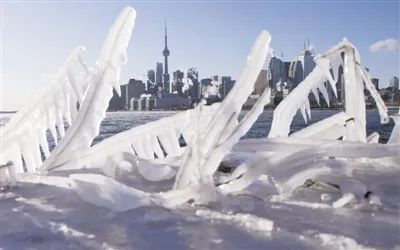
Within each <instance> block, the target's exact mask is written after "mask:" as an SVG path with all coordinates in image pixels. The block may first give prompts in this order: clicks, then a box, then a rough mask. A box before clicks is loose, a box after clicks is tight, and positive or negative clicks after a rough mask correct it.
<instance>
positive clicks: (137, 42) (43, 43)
mask: <svg viewBox="0 0 400 250" xmlns="http://www.w3.org/2000/svg"><path fill="white" fill-rule="evenodd" d="M355 2H356V3H355ZM128 4H130V3H127V2H124V3H121V2H118V3H101V4H98V5H95V4H93V3H89V2H87V3H72V4H68V3H58V4H55V3H29V4H28V6H29V7H31V8H26V7H25V8H24V3H11V2H6V3H2V10H1V13H2V25H1V26H2V38H1V40H2V50H3V53H2V71H3V76H2V94H1V95H2V110H17V109H18V108H19V107H21V106H22V105H24V104H25V102H24V100H26V99H27V97H29V95H31V94H32V92H35V91H36V90H37V89H39V88H43V87H45V86H46V84H49V83H48V82H46V79H47V77H44V76H46V74H54V73H55V72H56V70H57V68H58V67H60V66H61V65H62V63H63V61H64V60H65V58H66V56H67V54H68V52H69V51H70V50H71V49H72V48H74V47H76V46H79V45H85V46H86V48H87V50H86V53H85V58H86V59H87V61H88V62H89V63H90V64H93V63H94V61H95V59H96V58H97V56H98V53H99V50H100V48H101V43H102V41H103V39H104V37H105V35H106V34H107V31H108V28H109V26H110V25H111V23H112V20H113V19H114V18H115V16H116V13H118V12H119V11H120V10H121V9H122V7H123V6H125V5H128ZM340 4H343V5H344V7H347V8H343V9H341V8H339V9H340V10H338V8H337V7H335V6H334V4H332V3H327V4H321V3H315V2H314V3H313V2H307V3H303V4H301V3H300V2H299V3H296V1H291V2H285V1H284V2H283V3H276V2H264V3H255V2H253V3H250V4H245V3H244V2H236V3H226V2H225V3H222V2H218V3H209V2H204V3H198V2H196V3H181V2H169V3H144V2H137V3H133V4H131V5H133V6H134V7H135V8H136V9H137V12H138V15H137V19H136V25H135V28H134V31H133V39H132V41H131V43H130V47H129V49H128V58H129V59H128V65H126V66H125V67H124V68H123V72H122V77H121V83H127V82H128V80H129V79H130V78H136V79H137V78H139V79H145V77H146V75H147V71H148V70H149V69H153V70H155V69H156V63H157V62H162V60H163V57H162V53H161V52H162V50H163V48H164V44H163V40H164V39H163V36H164V32H163V31H164V30H163V29H164V22H165V19H167V21H168V48H169V49H170V50H171V55H170V56H169V62H168V64H169V69H170V72H174V71H176V70H183V71H184V72H186V71H187V69H189V68H191V67H195V68H197V69H198V70H199V72H200V78H207V77H210V76H212V75H220V76H223V75H227V76H232V77H233V78H234V79H237V78H238V76H239V74H240V73H241V70H242V67H243V65H244V63H245V58H246V55H247V53H248V51H249V49H250V46H251V43H252V41H253V39H254V38H255V36H256V35H257V33H258V32H259V31H260V30H262V29H266V30H268V31H270V33H271V35H272V47H273V48H275V49H276V51H277V52H278V53H277V55H280V54H281V53H284V58H283V60H284V61H291V60H293V59H294V57H295V56H297V55H298V54H299V53H300V52H301V50H302V47H303V42H304V40H305V39H311V41H312V42H313V43H314V49H315V51H316V52H317V53H322V52H324V51H325V50H326V49H328V48H329V47H330V46H333V45H335V44H336V43H337V42H339V41H340V40H341V39H342V38H343V36H347V37H348V38H349V40H350V41H352V42H353V43H354V44H355V45H356V47H358V49H359V51H360V54H361V60H362V61H363V63H364V64H365V65H368V67H370V69H371V74H372V75H373V77H377V78H379V79H380V85H381V86H387V85H388V83H389V79H390V78H391V77H393V76H398V75H399V72H398V71H399V59H398V55H399V48H398V42H397V39H398V37H399V34H398V32H399V31H398V30H399V24H398V23H399V13H398V6H399V3H398V2H391V1H386V2H383V3H382V4H378V2H370V1H369V2H365V1H353V2H352V3H340ZM321 5H322V7H321ZM261 7H262V8H261ZM396 7H397V10H396ZM192 8H193V9H195V10H196V13H200V14H204V15H199V17H198V18H197V19H196V18H195V20H191V19H193V17H192V16H191V14H190V13H191V12H192V11H193V10H192ZM321 8H333V9H332V10H331V11H330V13H327V14H326V16H323V15H320V16H318V15H317V16H316V15H315V13H318V11H316V10H321ZM282 9H283V10H285V11H281V12H280V13H281V15H280V16H279V15H278V16H276V15H275V17H276V18H275V19H274V18H273V17H274V15H272V14H273V13H272V12H274V11H273V10H275V12H278V14H279V10H282ZM245 10H247V11H250V12H249V13H250V14H251V15H250V16H248V15H247V14H246V12H245ZM356 10H357V11H356ZM263 11H264V12H263ZM296 11H297V13H296V14H297V15H296V17H297V19H300V20H303V19H304V25H303V26H307V27H303V26H301V25H300V26H296V25H299V24H301V22H300V21H299V22H297V23H296V22H292V25H293V26H296V27H290V25H289V24H286V22H284V21H287V22H289V23H290V21H293V15H294V14H293V13H294V12H296ZM302 11H304V12H306V11H308V12H306V13H303V12H302ZM352 11H353V12H354V11H356V12H354V13H357V15H354V13H353V15H354V16H352V15H350V14H351V13H352ZM370 12H372V13H375V14H377V17H381V19H379V18H375V19H374V20H370V21H368V20H367V19H368V18H366V17H369V16H370V14H371V13H370ZM69 13H74V18H73V19H71V17H70V14H69ZM176 13H181V15H175V14H176ZM382 13H386V15H385V16H384V15H383V14H382ZM3 14H4V15H3ZM337 14H342V15H343V16H344V17H342V18H343V19H345V20H344V21H343V22H341V21H340V18H338V19H331V20H330V21H331V23H329V22H327V19H329V18H331V17H332V15H333V16H335V15H337ZM271 15H272V17H271ZM291 15H292V16H291ZM184 16H186V18H185V17H184ZM22 17H24V18H25V19H29V20H30V21H31V22H29V23H27V22H22V21H21V18H22ZM311 17H313V18H319V19H316V20H315V22H318V21H319V24H317V23H312V22H311V23H310V20H311V19H312V18H311ZM25 19H24V20H25ZM369 19H370V18H369ZM295 20H296V18H295ZM351 20H352V21H354V22H351ZM335 21H336V22H337V23H336V25H335V23H334V22H335ZM332 22H333V24H332ZM368 22H370V23H368ZM210 23H211V24H213V25H211V26H210ZM343 24H348V25H347V26H343ZM362 24H363V25H362ZM61 26H62V29H60V27H61ZM365 26H368V28H369V29H366V27H365ZM23 28H25V29H26V30H24V29H23ZM296 28H297V29H296ZM88 29H90V31H91V32H87V30H88ZM341 29H343V31H340V30H341ZM21 30H24V31H25V32H20V31H21ZM322 30H326V31H324V32H325V33H324V32H323V31H322ZM87 33H89V34H87ZM328 33H331V34H328ZM346 33H347V34H346ZM318 34H319V35H318ZM43 37H45V38H47V39H43ZM285 39H287V40H288V41H286V40H285ZM378 41H381V42H380V43H377V42H378ZM374 44H375V45H374ZM372 45H373V46H372Z"/></svg>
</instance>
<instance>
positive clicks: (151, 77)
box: [147, 69, 156, 83]
mask: <svg viewBox="0 0 400 250" xmlns="http://www.w3.org/2000/svg"><path fill="white" fill-rule="evenodd" d="M147 79H148V80H149V81H150V82H151V83H155V82H156V73H155V72H154V70H153V69H151V70H149V71H147Z"/></svg>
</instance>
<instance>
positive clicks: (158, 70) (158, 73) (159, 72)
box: [156, 62, 163, 88]
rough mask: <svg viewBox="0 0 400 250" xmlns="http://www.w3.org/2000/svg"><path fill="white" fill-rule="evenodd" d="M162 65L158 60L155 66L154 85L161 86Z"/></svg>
mask: <svg viewBox="0 0 400 250" xmlns="http://www.w3.org/2000/svg"><path fill="white" fill-rule="evenodd" d="M162 83H163V65H162V63H160V62H158V63H157V67H156V85H157V86H158V87H161V88H162V86H163V84H162Z"/></svg>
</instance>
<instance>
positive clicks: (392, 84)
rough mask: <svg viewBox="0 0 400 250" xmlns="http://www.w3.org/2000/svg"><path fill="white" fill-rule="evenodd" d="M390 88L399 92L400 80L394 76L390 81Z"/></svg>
mask: <svg viewBox="0 0 400 250" xmlns="http://www.w3.org/2000/svg"><path fill="white" fill-rule="evenodd" d="M389 87H392V88H393V90H399V78H398V77H396V76H393V77H392V78H391V79H390V80H389Z"/></svg>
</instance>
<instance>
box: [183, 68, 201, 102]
mask: <svg viewBox="0 0 400 250" xmlns="http://www.w3.org/2000/svg"><path fill="white" fill-rule="evenodd" d="M186 77H187V78H189V79H190V80H191V81H192V83H193V85H192V87H191V88H190V89H189V96H190V97H191V98H192V100H193V101H194V102H197V101H198V100H200V94H201V91H200V82H199V71H197V69H196V68H190V69H188V71H187V74H186Z"/></svg>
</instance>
